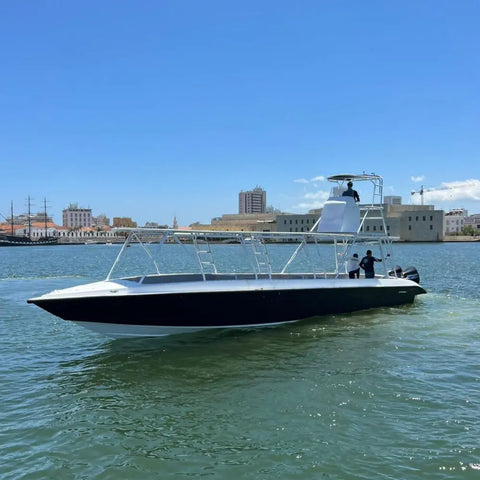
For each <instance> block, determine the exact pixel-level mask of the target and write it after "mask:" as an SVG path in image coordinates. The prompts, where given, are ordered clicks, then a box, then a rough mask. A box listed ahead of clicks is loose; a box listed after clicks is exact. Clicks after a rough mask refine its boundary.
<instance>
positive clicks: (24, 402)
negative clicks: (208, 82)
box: [0, 243, 480, 480]
mask: <svg viewBox="0 0 480 480" xmlns="http://www.w3.org/2000/svg"><path fill="white" fill-rule="evenodd" d="M132 248H137V246H135V247H132ZM117 253H118V247H115V246H113V247H106V246H104V245H88V246H86V245H84V246H56V247H16V248H10V247H5V248H2V249H0V348H1V355H0V358H1V362H0V379H1V382H0V405H1V408H0V445H1V449H0V478H1V479H2V480H4V479H5V480H6V479H137V478H141V479H157V478H158V479H169V478H172V479H173V478H175V479H181V478H189V479H190V478H206V479H224V478H225V479H297V478H298V479H324V478H330V479H374V478H383V479H418V478H427V479H429V478H445V479H450V478H462V479H468V478H472V479H476V478H480V413H479V412H480V354H479V351H480V349H479V347H480V329H479V324H480V295H479V286H480V285H479V284H480V282H479V279H478V276H479V271H478V270H479V267H478V265H479V259H480V244H478V243H477V244H440V243H439V244H400V245H396V248H395V253H396V255H397V256H396V260H397V262H398V263H399V264H400V265H402V266H403V267H407V266H409V265H414V266H416V267H417V268H418V270H419V271H420V275H421V279H422V285H423V287H424V288H426V290H427V291H428V293H427V295H422V296H419V297H417V300H416V301H415V303H414V304H413V305H408V306H402V307H398V308H381V309H376V310H369V311H364V312H358V313H354V314H348V315H332V316H327V317H322V318H320V317H319V318H316V319H313V320H308V321H304V322H299V323H296V324H293V325H292V324H290V325H288V326H281V327H277V328H269V329H263V330H251V331H235V332H234V331H225V330H218V331H213V332H208V333H200V334H192V335H182V336H179V337H178V338H172V339H170V340H168V341H164V340H161V339H157V340H155V339H151V340H145V339H144V340H116V341H113V340H109V339H107V338H105V337H103V336H100V335H97V334H95V333H92V332H89V331H88V330H85V329H83V328H81V327H79V326H76V325H75V324H71V323H69V322H65V321H63V320H60V319H58V318H55V317H53V316H51V315H49V314H47V313H46V312H44V311H42V310H40V309H39V308H37V307H35V306H33V305H29V304H27V303H26V299H27V298H29V297H32V296H36V295H39V294H42V293H45V292H48V291H50V290H53V289H55V288H63V287H68V286H73V285H77V284H81V283H85V282H87V281H91V280H96V279H102V278H104V277H105V276H106V274H107V273H108V270H109V268H110V266H111V264H112V262H113V260H114V258H115V255H116V254H117ZM283 253H284V252H282V251H280V250H279V255H280V256H282V255H283ZM227 254H228V248H227V246H225V255H227ZM232 308H234V306H232ZM254 315H255V312H252V316H254Z"/></svg>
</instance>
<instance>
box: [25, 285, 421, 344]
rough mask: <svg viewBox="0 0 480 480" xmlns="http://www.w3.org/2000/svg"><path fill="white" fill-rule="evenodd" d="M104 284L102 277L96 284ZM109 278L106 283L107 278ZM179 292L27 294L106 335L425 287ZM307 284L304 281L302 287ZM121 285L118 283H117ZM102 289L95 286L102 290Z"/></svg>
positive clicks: (293, 315)
mask: <svg viewBox="0 0 480 480" xmlns="http://www.w3.org/2000/svg"><path fill="white" fill-rule="evenodd" d="M99 283H100V282H99ZM105 283H107V282H105ZM205 283H208V282H200V287H201V288H197V290H194V287H195V286H194V285H188V284H184V285H182V286H181V288H182V290H181V291H171V290H172V288H171V287H170V291H168V290H167V289H166V288H165V286H163V287H162V288H163V290H160V291H154V289H152V288H150V289H149V290H145V291H143V292H142V291H138V292H136V290H141V288H138V287H137V288H128V287H127V288H125V287H124V285H119V288H118V290H117V289H115V288H114V287H113V286H112V285H115V284H114V283H113V282H108V284H109V287H108V288H110V289H109V290H108V294H106V291H104V292H103V294H101V295H100V294H96V293H95V288H92V289H91V290H90V291H89V292H86V293H85V294H82V293H81V291H78V290H76V291H75V290H74V291H73V292H72V293H71V294H69V295H62V293H61V291H60V292H56V293H55V294H54V295H45V296H43V297H38V298H34V299H30V300H29V303H34V304H36V305H37V306H39V307H41V308H43V309H44V310H46V311H48V312H50V313H52V314H53V315H56V316H58V317H60V318H63V319H65V320H70V321H73V322H76V323H79V324H80V325H82V326H84V327H87V328H89V329H91V330H94V331H98V332H101V333H103V334H105V335H107V336H109V337H113V338H119V337H137V336H164V335H169V334H173V333H182V332H193V331H198V330H205V329H210V328H257V327H264V326H272V325H278V324H282V323H288V322H293V321H298V320H302V319H306V318H310V317H315V316H321V315H327V314H335V313H345V312H353V311H357V310H365V309H370V308H375V307H388V306H395V305H402V304H408V303H412V302H413V301H414V299H415V296H416V295H418V294H422V293H425V291H424V290H423V288H422V287H420V286H419V285H418V284H416V283H415V282H412V281H409V280H400V279H392V280H388V279H387V280H380V279H372V280H313V281H307V282H306V281H305V280H298V281H277V282H275V281H266V282H263V283H262V282H259V281H256V282H255V283H256V285H255V286H253V287H252V285H251V283H252V282H240V281H239V282H237V281H230V282H226V283H228V284H229V285H227V286H225V285H218V286H216V288H215V289H211V288H204V287H205V285H204V284H205ZM305 283H307V286H304V285H305ZM117 286H118V285H117ZM97 293H98V292H97Z"/></svg>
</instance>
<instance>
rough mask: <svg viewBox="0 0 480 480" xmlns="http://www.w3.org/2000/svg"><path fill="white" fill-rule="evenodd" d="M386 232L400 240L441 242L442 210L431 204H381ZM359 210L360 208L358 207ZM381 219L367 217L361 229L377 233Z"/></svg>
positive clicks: (442, 229) (442, 230) (442, 237)
mask: <svg viewBox="0 0 480 480" xmlns="http://www.w3.org/2000/svg"><path fill="white" fill-rule="evenodd" d="M383 208H384V209H385V223H386V227H387V233H388V234H389V235H391V236H392V237H399V240H400V241H402V242H441V241H443V239H444V216H445V215H444V211H443V210H435V207H434V206H433V205H396V204H393V205H386V204H384V205H383ZM360 210H362V208H361V207H360ZM382 229H383V225H382V222H381V220H379V219H377V218H368V216H367V219H366V221H365V224H364V227H363V231H365V232H371V233H378V232H381V231H382Z"/></svg>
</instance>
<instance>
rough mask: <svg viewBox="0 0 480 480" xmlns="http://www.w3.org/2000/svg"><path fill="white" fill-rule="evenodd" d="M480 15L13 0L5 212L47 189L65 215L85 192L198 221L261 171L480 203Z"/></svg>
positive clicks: (478, 10) (257, 181)
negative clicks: (372, 179) (373, 182)
mask: <svg viewBox="0 0 480 480" xmlns="http://www.w3.org/2000/svg"><path fill="white" fill-rule="evenodd" d="M479 18H480V3H479V2H478V1H477V0H462V1H460V2H456V1H451V0H449V1H442V0H431V1H430V0H426V1H421V0H398V1H387V0H382V1H368V0H367V1H357V0H351V1H350V0H348V1H341V0H339V1H337V0H336V1H330V0H328V1H327V0H315V1H309V0H301V1H283V0H267V1H262V0H254V1H253V0H252V1H251V0H242V1H233V0H185V1H184V0H169V1H167V0H155V1H153V0H144V1H142V0H138V1H122V0H111V1H108V0H107V1H102V0H82V1H80V0H79V1H73V0H72V1H64V2H62V1H53V0H50V1H43V0H22V1H7V0H0V32H1V33H0V35H1V43H0V45H1V46H0V53H1V56H0V177H1V179H2V181H1V190H0V191H1V194H0V212H1V213H3V214H4V215H7V214H8V213H9V209H10V201H11V200H13V202H14V206H15V210H16V213H22V212H25V210H26V207H25V204H26V198H27V196H28V195H31V197H32V198H33V199H34V203H35V207H34V210H41V205H42V202H43V198H44V197H46V198H47V200H48V202H49V205H50V207H49V213H51V214H53V216H54V220H55V221H56V222H57V223H61V211H62V209H63V208H65V207H66V206H67V205H68V204H69V203H71V202H75V203H78V204H79V205H80V206H84V207H90V208H92V210H93V215H98V214H101V213H104V214H106V215H107V216H109V217H110V218H112V217H114V216H130V217H132V218H133V219H134V220H136V221H137V222H138V223H139V224H143V223H144V222H145V221H156V222H159V223H167V224H171V223H172V220H173V217H174V215H176V216H177V219H178V222H179V224H180V225H188V224H190V223H192V222H195V221H200V222H209V221H210V219H211V218H212V217H216V216H220V215H221V214H223V213H236V212H237V211H238V192H239V191H240V190H249V189H252V188H254V187H255V186H257V185H258V186H261V187H263V188H264V189H265V190H266V191H267V203H268V204H269V205H273V206H274V207H276V208H279V209H281V210H283V211H288V212H298V213H306V212H307V211H308V209H309V208H313V207H318V206H320V205H321V203H322V202H323V201H324V199H325V192H327V191H328V190H329V185H328V182H325V181H323V180H322V179H321V177H326V176H328V175H333V174H338V173H361V172H363V171H365V172H375V173H377V174H380V175H382V176H383V177H384V185H385V191H384V193H385V194H391V195H401V196H402V197H403V202H404V203H410V202H411V200H412V199H411V195H410V192H411V191H412V190H419V189H420V187H421V185H424V187H425V188H426V189H427V188H439V187H446V186H453V187H454V188H449V189H446V190H437V191H435V192H430V193H428V194H426V196H425V201H426V202H427V203H430V202H431V203H434V204H435V205H436V206H437V208H444V209H447V210H448V209H450V208H459V207H465V208H468V209H469V213H480V180H479V178H480V167H479V164H480V162H479V159H480V135H479V130H480V100H479V92H480V89H479V88H480V62H479V53H478V52H479V48H480V29H479V27H478V25H479ZM319 177H320V178H319ZM314 179H317V180H314ZM464 182H467V183H466V184H464ZM360 193H362V192H361V191H360ZM419 199H420V198H419V196H418V195H415V196H413V200H414V201H416V202H418V201H419Z"/></svg>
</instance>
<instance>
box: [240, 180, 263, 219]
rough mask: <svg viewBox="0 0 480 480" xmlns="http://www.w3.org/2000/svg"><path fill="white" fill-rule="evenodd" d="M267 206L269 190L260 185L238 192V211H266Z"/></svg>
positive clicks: (243, 212)
mask: <svg viewBox="0 0 480 480" xmlns="http://www.w3.org/2000/svg"><path fill="white" fill-rule="evenodd" d="M266 208H267V192H266V191H265V190H263V189H262V188H260V187H256V188H254V189H253V190H249V191H247V192H244V191H241V192H240V193H239V194H238V213H239V214H245V213H246V214H250V213H265V211H266Z"/></svg>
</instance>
